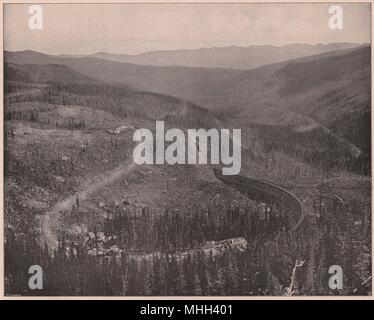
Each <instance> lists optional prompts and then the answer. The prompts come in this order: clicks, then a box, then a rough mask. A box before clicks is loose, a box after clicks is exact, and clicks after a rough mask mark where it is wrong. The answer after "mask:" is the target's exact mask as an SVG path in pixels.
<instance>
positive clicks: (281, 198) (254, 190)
mask: <svg viewBox="0 0 374 320" xmlns="http://www.w3.org/2000/svg"><path fill="white" fill-rule="evenodd" d="M213 171H214V175H215V176H216V178H217V179H219V180H220V181H222V182H223V183H224V184H226V185H227V186H230V187H232V188H234V189H236V190H238V191H240V192H241V193H243V194H244V195H246V196H247V197H248V198H250V199H252V200H255V201H259V202H264V203H266V204H268V205H272V204H275V205H277V207H278V209H280V211H281V212H283V213H285V214H286V216H287V218H288V224H289V227H290V229H291V230H292V231H293V232H295V231H297V230H298V229H300V228H301V227H302V226H303V225H304V222H305V216H306V214H305V208H304V206H303V204H302V202H301V201H300V199H299V198H298V197H297V196H295V195H294V194H293V193H291V192H290V191H287V190H286V189H284V188H281V187H279V186H277V185H275V184H272V183H269V182H265V181H262V180H258V179H254V178H250V177H244V176H240V175H236V176H225V175H222V173H221V170H218V169H216V168H215V169H213Z"/></svg>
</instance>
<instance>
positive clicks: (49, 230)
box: [40, 158, 136, 251]
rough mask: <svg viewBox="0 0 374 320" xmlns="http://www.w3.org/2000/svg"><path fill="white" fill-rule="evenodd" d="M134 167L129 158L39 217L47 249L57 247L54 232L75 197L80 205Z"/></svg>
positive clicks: (86, 183)
mask: <svg viewBox="0 0 374 320" xmlns="http://www.w3.org/2000/svg"><path fill="white" fill-rule="evenodd" d="M135 166H136V164H135V163H134V162H133V159H132V158H131V162H126V163H123V164H120V165H119V166H117V167H116V168H114V169H112V170H110V171H107V172H103V173H101V174H99V175H97V176H95V177H93V178H90V179H88V180H87V181H85V182H84V183H83V184H82V186H81V188H80V190H79V191H78V192H77V193H76V194H74V195H71V196H68V197H67V198H65V199H63V200H61V201H59V202H57V203H56V204H55V205H54V206H53V207H52V208H51V209H50V210H49V211H48V212H46V213H45V214H44V215H43V216H41V219H40V228H41V231H42V237H43V241H44V243H45V245H47V247H48V249H49V250H51V251H53V250H54V249H55V248H56V247H57V245H58V241H57V234H56V230H57V229H58V226H59V218H60V215H61V212H63V211H65V210H71V209H72V207H73V204H74V203H75V201H76V199H77V197H78V199H79V202H80V203H82V202H84V201H85V200H86V199H87V197H88V196H90V195H91V194H92V193H94V192H96V191H98V190H99V189H101V188H103V187H105V186H106V185H108V184H110V183H113V182H114V181H115V180H117V179H119V178H121V177H123V176H124V175H127V174H128V173H130V172H131V170H133V169H134V168H135Z"/></svg>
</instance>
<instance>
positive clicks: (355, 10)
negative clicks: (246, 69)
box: [4, 3, 371, 54]
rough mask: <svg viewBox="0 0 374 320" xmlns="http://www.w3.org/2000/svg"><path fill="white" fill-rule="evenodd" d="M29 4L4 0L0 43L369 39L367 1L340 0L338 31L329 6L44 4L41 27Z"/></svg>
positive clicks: (92, 47) (56, 48) (156, 45)
mask: <svg viewBox="0 0 374 320" xmlns="http://www.w3.org/2000/svg"><path fill="white" fill-rule="evenodd" d="M29 6H30V5H23V4H5V9H4V29H5V30H4V35H5V36H4V45H5V49H7V50H25V49H31V50H37V51H41V52H45V53H51V54H87V53H94V52H98V51H106V52H112V53H129V54H135V53H140V52H145V51H153V50H169V49H182V48H186V49H189V48H201V47H213V46H218V47H221V46H232V45H236V46H249V45H263V44H270V45H284V44H288V43H312V44H316V43H328V42H359V43H362V42H370V39H371V34H370V25H371V21H370V20H371V19H370V15H371V8H370V4H368V3H346V4H341V6H342V8H343V30H330V28H329V27H328V20H329V17H330V15H329V13H328V8H329V6H330V5H328V4H104V5H100V4H48V5H47V4H44V5H42V7H43V21H44V25H43V30H30V29H29V27H28V19H29V17H30V15H29V14H28V9H29Z"/></svg>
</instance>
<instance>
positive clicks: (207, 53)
mask: <svg viewBox="0 0 374 320" xmlns="http://www.w3.org/2000/svg"><path fill="white" fill-rule="evenodd" d="M357 46H359V45H358V44H355V43H329V44H316V45H311V44H290V45H286V46H282V47H276V46H270V45H265V46H249V47H236V46H231V47H214V48H201V49H185V50H165V51H151V52H145V53H142V54H137V55H127V54H112V53H107V52H100V53H96V54H92V55H86V56H85V57H91V58H100V59H105V60H111V61H116V62H125V63H134V64H139V65H150V66H184V67H198V68H228V69H240V70H245V69H252V68H256V67H259V66H263V65H266V64H270V63H276V62H282V61H287V60H292V59H297V58H301V57H306V56H310V55H315V54H320V53H324V52H329V51H336V50H343V49H350V48H354V47H357ZM61 57H66V58H77V57H83V56H61Z"/></svg>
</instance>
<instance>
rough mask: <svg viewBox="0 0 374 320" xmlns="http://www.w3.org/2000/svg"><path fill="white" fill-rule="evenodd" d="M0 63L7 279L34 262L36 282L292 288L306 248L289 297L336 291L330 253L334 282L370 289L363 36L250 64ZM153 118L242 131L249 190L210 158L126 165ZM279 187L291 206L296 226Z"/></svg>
mask: <svg viewBox="0 0 374 320" xmlns="http://www.w3.org/2000/svg"><path fill="white" fill-rule="evenodd" d="M116 60H118V59H116ZM5 62H6V64H5V66H4V69H5V83H4V92H5V101H4V102H5V103H4V104H5V110H4V119H5V124H4V130H5V131H4V139H5V140H4V141H5V149H4V156H5V179H4V180H5V196H4V199H5V224H6V230H5V235H6V239H7V243H6V255H7V256H8V259H7V262H6V263H7V264H6V269H7V270H18V272H8V273H7V274H6V281H7V290H8V292H10V293H12V294H27V295H29V294H31V295H32V294H33V292H31V291H29V290H27V289H24V288H23V287H22V283H23V282H24V281H25V278H26V277H27V273H26V271H22V269H21V268H20V266H21V264H22V263H24V262H26V263H28V262H29V261H38V263H41V264H42V265H43V267H44V268H46V270H47V271H48V272H47V273H46V274H49V276H48V277H50V278H48V279H47V281H46V283H49V285H48V287H47V289H46V290H45V294H54V295H64V294H69V295H76V294H77V295H79V294H86V295H97V294H99V293H100V294H105V295H170V294H178V295H188V294H204V295H268V294H270V295H286V294H287V292H294V291H295V290H296V288H293V287H291V288H290V287H289V286H290V281H289V280H290V275H291V273H292V270H293V268H294V265H295V261H298V260H299V259H303V260H304V261H306V264H305V267H303V268H301V269H302V270H301V271H300V274H298V288H297V290H296V291H297V294H301V295H303V294H331V292H330V291H329V290H328V289H326V288H325V287H324V286H322V285H320V283H322V282H323V281H325V279H326V277H328V274H327V272H326V270H327V269H328V266H329V265H330V264H341V265H343V266H344V268H345V270H347V279H348V282H349V285H348V286H347V288H346V289H345V291H344V292H342V294H352V293H353V292H357V293H360V294H367V292H368V290H369V289H368V288H367V287H366V286H365V285H362V283H363V282H364V281H365V280H367V278H368V277H369V271H370V268H371V265H370V235H369V234H370V230H371V229H370V226H371V218H370V216H371V196H370V195H371V167H370V158H371V145H370V117H369V115H370V114H371V107H370V98H371V92H370V81H369V82H368V80H369V79H370V69H369V66H370V47H368V46H363V47H359V48H357V47H354V48H348V49H347V48H345V49H342V50H337V51H331V52H328V53H322V54H316V55H311V56H308V57H302V58H298V59H296V60H289V61H285V62H279V63H275V64H268V65H264V66H259V67H257V68H254V69H250V70H246V69H241V68H239V69H223V68H215V67H214V68H201V67H189V66H178V67H174V66H152V65H140V64H139V65H135V64H129V63H127V62H126V63H124V62H118V61H111V60H106V59H103V57H102V56H100V59H99V58H97V57H94V58H93V57H79V58H76V57H57V56H48V55H44V54H41V53H36V52H31V51H24V52H5ZM342 66H346V67H344V68H342ZM156 121H164V122H165V128H166V129H168V128H180V129H181V130H182V132H187V130H188V129H199V128H204V129H210V128H217V129H221V128H230V129H234V128H240V129H241V130H242V138H241V159H242V167H241V170H240V174H239V176H238V179H240V178H241V177H243V178H246V177H250V178H251V179H252V180H250V181H254V182H253V185H254V188H255V191H252V193H253V194H254V196H253V195H252V196H250V197H247V196H248V193H247V194H246V191H244V192H243V190H242V188H236V187H233V185H232V184H231V185H230V183H227V184H225V183H222V181H221V180H220V179H217V175H216V174H215V172H217V170H218V171H219V172H221V170H222V168H221V166H220V165H216V164H209V165H205V164H197V165H191V164H185V165H183V164H176V165H169V164H157V165H151V164H147V165H136V164H135V163H134V162H133V150H134V147H135V146H136V144H135V143H134V141H133V134H134V132H135V131H136V130H137V129H140V128H146V129H148V130H149V131H150V132H152V133H153V132H156V126H155V124H156ZM259 186H261V187H259ZM271 186H273V189H272V187H271ZM256 188H257V189H256ZM274 188H275V189H274ZM274 190H278V191H279V190H284V192H285V194H287V195H289V196H290V199H296V200H295V201H296V202H297V203H298V204H300V207H302V216H303V219H302V220H303V223H302V225H303V226H302V228H300V229H299V228H295V229H293V228H292V227H290V225H289V223H288V222H287V221H288V218H287V216H290V212H292V211H293V210H294V203H293V202H292V201H294V200H289V202H290V203H292V205H288V202H287V201H286V200H284V198H285V195H284V194H283V195H279V194H281V192H280V191H279V192H280V193H279V194H278V193H277V192H275V191H274ZM261 192H263V193H264V194H263V196H259V194H260V193H261ZM272 192H273V193H272ZM256 195H257V196H256ZM276 198H279V199H280V200H279V201H275V199H276ZM295 212H296V213H297V212H299V211H298V210H296V211H295ZM293 219H294V218H293ZM295 219H296V218H295ZM296 220H297V219H296ZM300 225H301V223H300ZM317 251H318V252H320V254H319V255H318V256H316V252H317ZM15 252H17V255H15V254H14V253H15ZM217 252H219V254H217ZM327 252H332V254H331V255H328V254H327ZM147 257H148V258H147ZM181 257H184V258H181ZM279 265H281V266H282V268H279ZM61 266H62V267H61ZM188 271H190V272H188ZM167 275H168V276H167ZM56 279H57V280H56ZM48 280H50V281H49V282H48ZM52 280H53V281H52Z"/></svg>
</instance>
